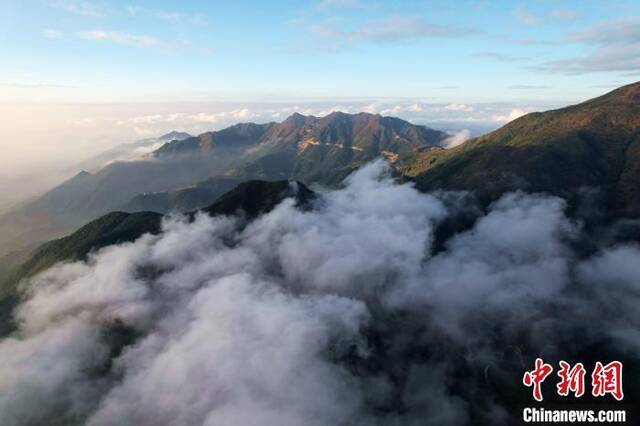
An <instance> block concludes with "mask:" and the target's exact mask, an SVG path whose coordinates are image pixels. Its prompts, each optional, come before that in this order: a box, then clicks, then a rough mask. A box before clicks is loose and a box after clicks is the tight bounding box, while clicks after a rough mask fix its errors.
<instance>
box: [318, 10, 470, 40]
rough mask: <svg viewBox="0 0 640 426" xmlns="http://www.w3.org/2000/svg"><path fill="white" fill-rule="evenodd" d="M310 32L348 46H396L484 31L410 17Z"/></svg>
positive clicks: (320, 25)
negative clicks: (362, 44) (357, 26)
mask: <svg viewBox="0 0 640 426" xmlns="http://www.w3.org/2000/svg"><path fill="white" fill-rule="evenodd" d="M309 31H310V32H312V33H314V34H317V35H319V36H321V37H324V38H326V39H333V40H335V41H338V42H339V43H342V44H344V45H357V44H360V43H393V42H400V41H404V40H412V39H422V38H456V37H468V36H471V35H478V34H480V31H478V30H475V29H470V28H458V27H456V26H454V25H441V24H433V23H430V22H427V21H425V20H424V19H423V18H421V17H417V16H409V15H396V16H388V17H385V18H382V19H378V20H371V21H367V22H365V23H364V24H363V25H361V26H360V27H359V28H356V29H341V28H338V27H336V24H334V23H332V22H326V23H314V24H313V25H310V26H309Z"/></svg>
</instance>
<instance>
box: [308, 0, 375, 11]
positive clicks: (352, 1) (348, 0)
mask: <svg viewBox="0 0 640 426" xmlns="http://www.w3.org/2000/svg"><path fill="white" fill-rule="evenodd" d="M364 6H365V5H364V3H363V2H362V1H360V0H320V1H319V2H318V4H317V5H316V8H317V9H320V10H326V9H332V8H348V7H355V8H363V7H364Z"/></svg>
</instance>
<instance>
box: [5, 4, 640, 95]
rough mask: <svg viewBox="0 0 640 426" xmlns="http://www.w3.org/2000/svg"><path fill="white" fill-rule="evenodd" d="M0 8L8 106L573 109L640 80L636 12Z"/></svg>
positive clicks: (439, 7)
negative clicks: (396, 102)
mask: <svg viewBox="0 0 640 426" xmlns="http://www.w3.org/2000/svg"><path fill="white" fill-rule="evenodd" d="M2 8H3V9H4V11H3V13H2V14H0V25H1V26H2V28H3V37H2V38H0V49H1V51H2V52H3V54H2V56H1V59H0V61H1V62H0V65H1V67H0V70H1V71H0V84H2V85H3V86H2V87H0V89H3V91H4V92H10V94H7V93H5V98H7V97H9V98H11V97H13V98H19V99H29V98H30V97H34V98H37V99H40V100H42V99H45V100H46V99H47V97H51V99H62V100H95V101H101V100H110V101H114V100H122V101H125V100H141V99H154V100H155V99H165V100H171V101H177V100H185V101H186V100H191V101H192V100H212V99H215V100H220V99H234V100H239V99H248V100H261V99H292V98H295V99H310V98H314V99H315V98H323V99H337V98H359V97H366V98H371V97H375V98H377V99H382V98H407V97H411V98H415V97H423V98H429V99H433V100H434V101H444V102H446V101H458V102H493V101H514V100H521V99H526V100H543V101H552V100H557V101H564V100H569V101H570V100H578V99H582V98H585V97H589V96H592V95H594V94H597V93H600V92H602V91H603V90H605V89H606V88H608V87H612V86H615V85H618V84H623V83H626V82H630V81H633V80H635V79H638V75H639V68H640V53H639V51H640V48H639V46H640V44H639V43H640V2H637V1H616V2H604V1H589V0H586V1H544V0H534V1H528V2H513V1H508V2H507V1H464V0H461V1H456V2H452V1H388V2H385V1H368V0H315V1H268V2H267V1H260V2H258V1H253V2H247V1H238V2H228V1H224V2H222V1H218V2H216V1H211V2H199V1H180V2H177V1H166V0H165V1H100V0H31V1H24V0H5V1H4V2H3V6H2ZM634 50H635V51H634ZM33 88H37V89H38V90H36V91H34V90H29V89H33ZM34 92H37V93H35V94H34Z"/></svg>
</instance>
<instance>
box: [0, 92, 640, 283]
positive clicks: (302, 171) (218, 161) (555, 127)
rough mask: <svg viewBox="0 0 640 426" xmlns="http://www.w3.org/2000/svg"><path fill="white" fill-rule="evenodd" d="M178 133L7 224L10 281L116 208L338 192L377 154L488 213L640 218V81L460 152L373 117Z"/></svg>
mask: <svg viewBox="0 0 640 426" xmlns="http://www.w3.org/2000/svg"><path fill="white" fill-rule="evenodd" d="M173 135H174V136H179V139H175V140H165V141H164V142H163V143H162V144H161V146H160V147H158V148H157V149H156V150H154V151H153V152H151V153H150V154H149V155H148V158H146V159H144V160H138V161H129V162H114V163H110V164H108V165H107V166H105V167H103V168H102V169H100V170H99V171H97V172H95V173H88V172H81V173H79V174H78V175H77V176H75V177H74V178H72V179H70V180H69V181H67V182H65V183H63V184H62V185H60V186H58V187H56V188H54V189H53V190H51V191H49V192H48V193H46V194H44V195H43V196H42V197H40V198H39V199H37V200H35V201H33V202H32V203H30V204H28V205H26V206H24V207H22V209H20V210H16V211H14V212H11V213H9V214H8V215H5V216H4V217H3V218H2V219H1V220H0V228H1V229H2V230H3V231H7V232H3V233H2V235H3V239H4V241H3V244H4V245H5V247H6V244H7V242H9V243H11V241H18V242H19V244H15V245H12V247H13V248H14V250H12V251H6V250H5V254H4V255H3V256H0V279H1V278H3V277H4V278H6V277H7V276H11V275H12V272H15V267H16V265H18V264H20V263H22V262H24V261H25V260H27V259H29V258H30V256H31V253H32V252H33V250H34V249H35V247H37V245H38V241H42V240H47V239H51V238H52V237H58V236H62V235H65V234H68V233H69V232H70V231H73V230H75V229H77V228H78V227H79V226H80V225H82V224H85V223H87V222H89V221H90V220H91V219H94V218H96V217H99V216H101V215H102V214H105V213H109V212H111V211H116V210H120V211H123V212H129V213H134V212H143V211H146V212H154V213H155V214H158V216H153V217H160V216H159V214H165V213H168V212H171V211H181V212H188V211H194V210H197V209H200V208H203V207H205V206H208V205H211V204H212V203H214V201H215V200H216V199H218V198H219V197H221V196H222V194H224V193H228V191H233V188H234V187H236V186H237V185H238V184H240V183H241V182H245V181H248V180H252V179H261V180H264V181H279V180H285V181H286V180H298V181H300V182H301V184H306V185H313V184H323V185H329V186H331V185H338V184H339V183H340V181H341V180H342V179H343V178H344V177H345V176H347V175H348V174H349V173H350V172H351V171H353V170H354V169H356V168H358V167H360V166H361V165H362V164H364V163H366V162H367V161H370V160H372V159H374V158H377V157H384V158H386V159H387V160H388V162H389V163H390V164H391V165H392V167H393V168H394V169H395V171H396V172H397V174H398V176H400V177H401V179H405V180H410V181H413V182H415V185H416V187H417V188H418V189H419V190H421V191H433V190H464V191H470V192H471V193H473V194H474V196H476V197H477V198H478V199H479V200H481V201H482V202H483V203H484V204H485V205H488V204H489V203H491V202H492V201H493V200H496V199H497V198H498V197H500V196H501V195H503V194H504V193H506V192H511V191H516V190H520V191H524V192H544V193H549V194H554V195H558V196H561V197H564V198H565V199H567V200H568V201H569V202H570V204H571V202H573V201H575V199H577V198H580V199H588V201H589V202H588V203H587V204H588V206H589V209H590V210H591V211H590V212H589V215H590V216H593V215H595V214H596V213H597V214H599V215H600V216H601V218H602V217H603V218H604V220H605V221H606V220H609V219H615V220H616V221H618V222H621V221H620V220H621V219H623V218H626V219H629V221H627V222H626V223H627V224H628V223H635V222H634V220H635V219H638V218H639V216H640V189H639V187H638V185H637V184H636V183H637V182H638V180H639V178H640V83H634V84H631V85H628V86H624V87H621V88H619V89H616V90H614V91H612V92H610V93H608V94H606V95H604V96H601V97H598V98H595V99H592V100H589V101H586V102H583V103H581V104H578V105H573V106H569V107H566V108H562V109H558V110H552V111H547V112H542V113H531V114H527V115H525V116H523V117H521V118H519V119H516V120H514V121H513V122H511V123H509V124H507V125H505V126H504V127H502V128H500V129H498V130H496V131H494V132H491V133H488V134H486V135H483V136H480V137H477V138H474V139H471V140H469V141H467V142H465V143H464V144H462V145H459V146H457V147H454V148H450V149H445V148H443V147H441V145H442V144H443V141H444V140H445V139H446V138H447V136H448V135H447V134H446V133H443V132H439V131H436V130H432V129H429V128H427V127H424V126H417V125H413V124H411V123H408V122H406V121H404V120H400V119H396V118H392V117H382V116H380V115H374V114H367V113H360V114H345V113H332V114H330V115H327V116H325V117H312V116H303V115H300V114H293V115H292V116H290V117H289V118H287V119H286V120H284V121H283V122H281V123H267V124H253V123H243V124H238V125H235V126H231V127H229V128H226V129H223V130H220V131H215V132H207V133H204V134H202V135H199V136H196V137H194V136H189V135H186V134H173ZM194 166H200V167H194ZM254 196H255V197H256V199H258V200H260V199H261V198H260V196H259V194H256V195H254ZM582 201H584V200H582ZM123 214H124V213H123ZM145 214H150V213H145ZM147 217H152V216H147ZM101 220H103V219H98V221H101ZM107 222H109V223H110V219H108V220H107ZM132 223H135V224H136V226H140V227H141V228H140V231H139V232H132V234H131V235H139V234H140V232H142V230H143V229H146V228H144V227H145V226H146V225H144V224H142V223H141V222H138V221H137V220H135V221H134V222H132ZM34 224H37V226H36V225H34ZM87 226H91V224H89V225H87ZM632 228H633V229H635V227H632ZM83 229H84V228H83ZM625 229H626V230H627V231H628V230H629V228H628V227H626V228H625ZM627 231H625V232H627ZM633 233H634V235H635V234H636V233H637V232H636V231H633ZM83 234H84V232H81V233H80V235H83ZM80 240H82V238H80ZM79 244H80V243H79ZM83 244H84V243H82V244H80V245H81V246H83ZM85 245H86V244H85ZM91 246H92V244H88V245H87V247H91ZM56 250H57V249H56ZM81 251H82V250H81ZM63 252H65V251H63ZM36 253H37V251H36ZM65 253H66V252H65ZM63 257H64V256H63ZM53 258H56V259H57V257H55V256H54V257H53Z"/></svg>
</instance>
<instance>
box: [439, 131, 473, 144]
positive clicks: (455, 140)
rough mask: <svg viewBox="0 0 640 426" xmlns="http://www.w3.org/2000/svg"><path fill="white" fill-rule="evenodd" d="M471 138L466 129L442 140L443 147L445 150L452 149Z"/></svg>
mask: <svg viewBox="0 0 640 426" xmlns="http://www.w3.org/2000/svg"><path fill="white" fill-rule="evenodd" d="M470 137H471V132H470V131H469V130H467V129H462V130H460V131H458V132H455V133H454V134H452V135H451V136H450V137H448V138H447V139H445V140H444V143H443V146H444V147H445V148H453V147H454V146H458V145H461V144H463V143H465V142H466V141H467V140H469V138H470Z"/></svg>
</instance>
